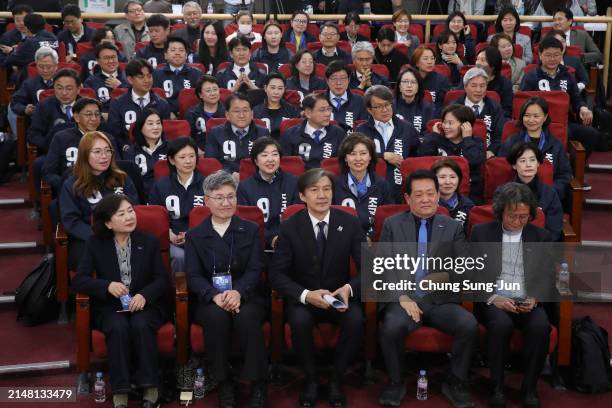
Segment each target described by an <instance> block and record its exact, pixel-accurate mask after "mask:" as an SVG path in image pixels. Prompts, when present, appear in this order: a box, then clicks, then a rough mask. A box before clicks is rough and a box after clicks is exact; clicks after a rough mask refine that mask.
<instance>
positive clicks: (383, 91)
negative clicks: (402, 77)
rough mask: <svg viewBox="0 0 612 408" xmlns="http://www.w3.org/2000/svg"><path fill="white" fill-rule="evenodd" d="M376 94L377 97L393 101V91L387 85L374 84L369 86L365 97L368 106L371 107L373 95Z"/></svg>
mask: <svg viewBox="0 0 612 408" xmlns="http://www.w3.org/2000/svg"><path fill="white" fill-rule="evenodd" d="M373 96H375V97H377V98H380V99H382V100H383V101H387V102H390V103H393V92H391V90H390V89H389V88H388V87H386V86H385V85H373V86H371V87H369V88H368V90H367V91H366V93H365V96H364V97H363V101H364V102H365V106H366V107H367V108H371V106H370V105H371V104H372V97H373Z"/></svg>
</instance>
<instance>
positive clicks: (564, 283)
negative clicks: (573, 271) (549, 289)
mask: <svg viewBox="0 0 612 408" xmlns="http://www.w3.org/2000/svg"><path fill="white" fill-rule="evenodd" d="M569 281H570V276H569V269H568V266H567V263H566V262H563V263H562V264H561V269H559V292H561V294H566V293H569V283H570V282H569Z"/></svg>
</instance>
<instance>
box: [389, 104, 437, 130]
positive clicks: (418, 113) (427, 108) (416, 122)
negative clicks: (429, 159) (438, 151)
mask: <svg viewBox="0 0 612 408" xmlns="http://www.w3.org/2000/svg"><path fill="white" fill-rule="evenodd" d="M435 110H436V107H435V105H434V104H433V103H431V102H427V101H424V100H416V99H415V100H414V101H412V103H406V101H404V99H403V98H401V97H399V98H395V103H394V105H393V112H395V116H397V117H398V118H400V119H404V120H406V121H408V122H411V123H412V126H413V127H414V130H416V131H417V133H419V139H421V140H422V138H423V136H424V135H425V129H426V128H427V122H429V121H430V120H431V119H434V118H435V117H436V116H435Z"/></svg>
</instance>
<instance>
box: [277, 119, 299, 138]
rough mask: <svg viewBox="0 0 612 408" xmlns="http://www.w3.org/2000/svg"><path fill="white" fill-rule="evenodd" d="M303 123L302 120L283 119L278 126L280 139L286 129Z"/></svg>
mask: <svg viewBox="0 0 612 408" xmlns="http://www.w3.org/2000/svg"><path fill="white" fill-rule="evenodd" d="M303 121H304V118H290V119H283V120H282V121H281V124H280V136H281V137H282V136H283V134H284V133H285V132H286V131H287V129H289V128H292V127H294V126H298V125H301V124H302V122H303Z"/></svg>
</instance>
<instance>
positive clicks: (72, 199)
mask: <svg viewBox="0 0 612 408" xmlns="http://www.w3.org/2000/svg"><path fill="white" fill-rule="evenodd" d="M112 146H113V145H112V143H111V141H110V140H109V139H108V138H107V137H106V135H104V133H102V132H97V131H96V132H88V133H86V134H85V135H83V137H82V138H81V141H80V143H79V149H78V152H77V159H76V162H75V164H74V167H73V174H72V175H71V176H70V177H68V178H67V179H66V181H64V184H63V185H62V189H61V191H60V193H59V207H60V219H61V221H62V224H63V225H64V228H65V229H66V232H67V233H68V239H69V240H68V267H69V268H70V269H71V270H75V269H76V267H77V265H78V263H79V259H80V256H81V253H82V252H83V247H84V246H85V241H87V239H88V238H89V237H90V236H91V211H92V210H93V208H94V207H95V206H96V205H97V204H98V203H99V202H100V200H102V198H103V197H105V196H107V195H109V194H113V193H121V194H125V195H127V196H128V197H130V198H131V199H132V200H134V202H137V201H138V193H137V192H136V188H135V187H134V184H133V183H132V180H130V178H129V177H128V176H127V174H125V173H124V172H123V171H121V170H119V168H118V167H117V165H116V164H115V158H114V154H115V152H114V151H113V148H112Z"/></svg>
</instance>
